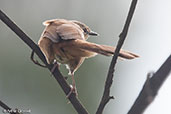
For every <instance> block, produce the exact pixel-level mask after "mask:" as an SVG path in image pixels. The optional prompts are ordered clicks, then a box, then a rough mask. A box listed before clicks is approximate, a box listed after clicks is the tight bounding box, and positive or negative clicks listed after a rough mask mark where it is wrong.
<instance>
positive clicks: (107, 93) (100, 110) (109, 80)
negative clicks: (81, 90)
mask: <svg viewBox="0 0 171 114" xmlns="http://www.w3.org/2000/svg"><path fill="white" fill-rule="evenodd" d="M136 4H137V0H132V3H131V6H130V9H129V13H128V16H127V19H126V22H125V25H124V28H123V30H122V32H121V34H120V35H119V41H118V44H117V47H116V50H115V53H114V56H113V58H112V61H111V63H110V67H109V70H108V75H107V78H106V82H105V88H104V92H103V96H102V99H101V101H100V104H99V107H98V109H97V112H96V114H102V113H103V110H104V108H105V106H106V104H107V103H108V102H109V101H110V99H113V96H110V88H111V85H112V82H113V77H114V75H113V73H114V71H115V69H114V68H115V65H116V61H117V58H118V55H119V52H120V49H121V47H122V45H123V43H124V41H125V38H126V36H127V33H128V29H129V25H130V23H131V20H132V17H133V14H134V11H135V7H136Z"/></svg>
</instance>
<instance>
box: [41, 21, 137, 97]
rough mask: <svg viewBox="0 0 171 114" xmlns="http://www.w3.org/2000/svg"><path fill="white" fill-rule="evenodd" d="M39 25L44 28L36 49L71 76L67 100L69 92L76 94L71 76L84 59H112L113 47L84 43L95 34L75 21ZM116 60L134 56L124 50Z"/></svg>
mask: <svg viewBox="0 0 171 114" xmlns="http://www.w3.org/2000/svg"><path fill="white" fill-rule="evenodd" d="M43 24H44V25H45V26H46V28H45V30H44V31H43V33H42V35H41V37H40V40H39V41H38V45H39V47H40V49H41V51H42V52H43V53H44V55H45V57H46V60H47V62H48V63H49V64H53V63H54V62H55V61H56V62H58V63H61V64H65V65H66V66H67V69H68V70H69V75H71V76H72V86H71V91H70V92H69V93H68V95H67V97H69V96H70V94H71V93H72V92H74V93H76V94H77V90H76V85H75V80H74V72H75V71H76V70H77V69H78V68H79V67H80V65H81V64H82V63H83V62H84V60H85V59H86V58H90V57H94V56H95V55H97V54H101V55H105V56H112V55H113V54H114V51H115V47H112V46H106V45H99V44H95V43H91V42H88V41H86V40H87V39H88V36H89V35H91V36H97V35H98V34H97V33H95V32H93V31H91V30H90V28H89V27H88V26H87V25H85V24H84V23H81V22H79V21H75V20H65V19H53V20H47V21H45V22H44V23H43ZM119 56H120V57H121V58H124V59H134V58H136V57H138V55H136V54H134V53H131V52H128V51H124V50H121V51H120V53H119ZM54 68H55V67H54ZM53 70H54V69H53ZM53 70H52V72H53Z"/></svg>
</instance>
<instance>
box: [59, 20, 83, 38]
mask: <svg viewBox="0 0 171 114" xmlns="http://www.w3.org/2000/svg"><path fill="white" fill-rule="evenodd" d="M56 33H57V35H58V36H59V37H60V38H61V39H62V40H70V39H80V40H84V34H83V31H82V30H81V28H80V27H79V26H78V25H76V24H71V23H67V24H61V25H60V26H57V27H56Z"/></svg>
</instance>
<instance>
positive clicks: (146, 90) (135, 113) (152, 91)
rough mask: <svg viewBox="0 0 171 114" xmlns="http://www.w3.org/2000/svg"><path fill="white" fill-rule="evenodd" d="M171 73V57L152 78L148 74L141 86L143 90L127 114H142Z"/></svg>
mask: <svg viewBox="0 0 171 114" xmlns="http://www.w3.org/2000/svg"><path fill="white" fill-rule="evenodd" d="M170 71H171V55H170V56H169V57H168V58H167V60H166V61H165V62H164V63H163V65H162V66H161V67H160V68H159V70H158V71H157V72H156V73H154V74H153V75H152V76H151V75H150V74H149V75H148V76H147V80H146V82H145V84H144V86H143V89H142V90H141V92H140V93H139V96H138V97H137V99H136V101H135V102H134V104H133V106H132V107H131V109H130V110H129V111H128V114H142V113H143V112H144V111H145V109H146V108H147V107H148V106H149V105H150V104H151V103H152V101H154V99H155V97H156V95H157V93H158V91H159V89H160V87H161V86H162V84H163V83H164V81H165V80H166V78H167V77H168V76H169V73H170Z"/></svg>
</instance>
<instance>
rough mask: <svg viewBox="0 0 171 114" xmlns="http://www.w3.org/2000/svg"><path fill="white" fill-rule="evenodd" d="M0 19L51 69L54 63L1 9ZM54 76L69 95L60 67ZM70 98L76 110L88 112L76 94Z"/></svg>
mask: <svg viewBox="0 0 171 114" xmlns="http://www.w3.org/2000/svg"><path fill="white" fill-rule="evenodd" d="M0 19H1V20H2V21H3V22H4V23H5V24H6V25H7V26H8V27H9V28H10V29H11V30H12V31H13V32H15V33H16V34H17V35H18V36H19V38H20V39H22V40H23V41H24V42H25V43H26V44H27V45H28V46H29V47H30V48H31V49H32V50H33V51H34V52H35V53H36V54H37V55H38V57H39V58H40V59H41V60H42V62H43V63H44V64H45V65H46V66H47V68H48V69H49V70H50V71H51V69H52V67H53V65H49V64H47V62H46V59H45V57H44V55H43V53H42V52H41V51H40V48H39V47H38V46H37V45H36V44H35V43H34V42H33V41H32V40H31V39H30V38H29V37H28V36H27V35H26V34H25V33H24V32H23V31H22V30H21V29H20V28H19V27H18V26H17V25H16V24H15V23H14V22H12V21H11V19H9V18H8V17H7V15H5V14H4V13H3V12H2V11H1V10H0ZM53 76H54V77H55V79H56V81H57V82H58V83H59V85H60V86H61V88H62V90H63V91H64V92H65V94H66V95H67V94H68V93H69V92H70V87H69V85H68V84H67V82H66V81H65V79H64V77H63V76H62V74H61V73H60V71H59V69H58V68H56V69H55V70H54V72H53ZM69 100H70V102H71V104H72V105H73V107H74V108H75V110H76V111H77V112H78V113H79V114H88V112H87V110H86V109H85V108H84V106H83V105H82V104H81V102H80V101H79V100H78V99H77V97H76V96H75V94H71V95H70V97H69Z"/></svg>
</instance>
